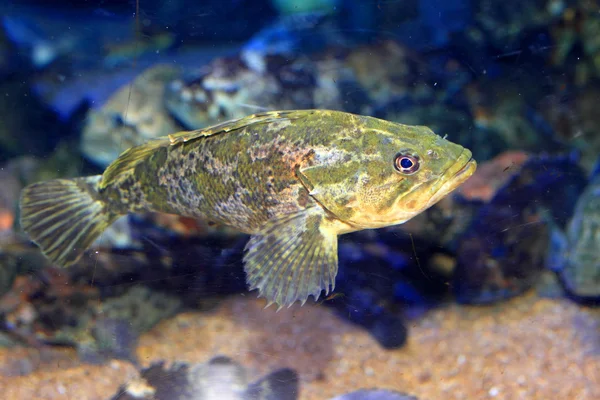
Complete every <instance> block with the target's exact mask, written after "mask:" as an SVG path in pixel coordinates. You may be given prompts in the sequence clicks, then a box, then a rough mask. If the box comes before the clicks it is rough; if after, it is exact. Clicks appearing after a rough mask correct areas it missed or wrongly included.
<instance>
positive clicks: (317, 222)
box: [244, 207, 338, 309]
mask: <svg viewBox="0 0 600 400" xmlns="http://www.w3.org/2000/svg"><path fill="white" fill-rule="evenodd" d="M244 262H245V266H244V268H245V271H246V279H247V282H248V285H249V286H250V290H254V289H258V291H259V297H265V298H266V299H267V301H268V302H269V304H272V303H276V304H277V305H278V306H279V309H281V308H282V307H284V306H287V307H289V306H291V305H292V304H293V303H295V302H296V301H300V302H301V303H302V304H304V303H305V302H306V300H307V299H308V296H311V295H312V296H313V297H314V299H315V300H317V299H318V298H319V295H320V294H321V291H323V290H325V293H326V294H328V293H329V292H330V291H333V290H334V288H335V277H336V275H337V269H338V258H337V232H336V230H335V229H334V224H333V223H332V222H331V221H329V220H328V219H327V217H326V216H325V215H324V212H323V211H322V210H321V209H319V208H316V207H315V208H311V209H308V210H304V211H302V212H299V213H297V214H293V215H289V216H286V217H284V218H282V219H279V220H275V221H272V222H270V223H268V224H267V226H266V227H265V228H263V230H262V231H261V232H260V233H258V234H255V235H253V236H252V237H251V238H250V241H249V242H248V244H247V245H246V254H245V256H244Z"/></svg>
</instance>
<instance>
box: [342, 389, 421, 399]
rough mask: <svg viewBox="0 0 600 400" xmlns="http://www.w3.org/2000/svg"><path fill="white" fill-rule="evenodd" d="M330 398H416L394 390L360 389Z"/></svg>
mask: <svg viewBox="0 0 600 400" xmlns="http://www.w3.org/2000/svg"><path fill="white" fill-rule="evenodd" d="M331 400H418V399H417V398H416V397H415V396H410V395H408V394H405V393H400V392H396V391H394V390H385V389H362V390H357V391H356V392H352V393H347V394H343V395H341V396H337V397H335V398H333V399H331Z"/></svg>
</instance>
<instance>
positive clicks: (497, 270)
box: [452, 156, 586, 303]
mask: <svg viewBox="0 0 600 400" xmlns="http://www.w3.org/2000/svg"><path fill="white" fill-rule="evenodd" d="M483 170H484V171H485V168H483ZM497 173H498V174H508V175H509V176H510V178H509V179H508V180H507V182H506V183H505V184H504V185H503V186H501V187H500V188H499V189H498V190H497V191H496V192H495V193H494V195H493V196H492V197H491V199H489V200H488V201H486V202H484V203H483V204H482V205H481V207H479V208H478V209H477V210H476V212H475V214H474V215H473V216H472V220H471V222H470V224H469V227H468V228H467V230H466V231H465V232H464V233H463V234H462V235H460V236H459V237H458V238H457V243H458V245H457V249H456V254H457V267H456V270H455V273H454V277H453V283H452V286H453V289H454V292H455V295H456V297H457V300H458V301H459V302H462V303H488V302H493V301H498V300H501V299H505V298H508V297H512V296H515V295H517V294H520V293H522V292H523V291H525V290H527V289H529V288H530V287H532V285H534V284H535V282H536V281H537V279H538V278H539V276H540V273H541V271H542V270H543V268H544V265H545V260H544V259H545V253H546V249H547V247H548V243H549V241H548V228H547V226H546V224H545V223H544V220H543V218H542V213H543V212H545V210H550V212H551V213H552V214H553V215H554V218H555V219H556V222H557V224H559V226H564V224H565V222H566V220H567V218H568V216H569V215H570V211H571V210H573V208H574V207H575V201H576V199H577V197H578V195H579V193H581V191H582V190H583V187H584V186H585V182H586V180H585V175H584V173H583V171H582V169H581V168H580V167H579V165H578V163H577V160H575V159H574V158H573V157H571V156H537V157H533V156H532V157H530V158H529V159H528V160H527V161H525V162H524V163H523V164H522V165H521V166H520V167H518V168H513V167H510V166H508V167H507V168H505V169H503V170H502V169H498V170H497ZM467 190H468V188H467Z"/></svg>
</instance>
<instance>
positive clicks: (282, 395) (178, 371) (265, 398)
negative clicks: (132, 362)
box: [111, 356, 299, 400]
mask: <svg viewBox="0 0 600 400" xmlns="http://www.w3.org/2000/svg"><path fill="white" fill-rule="evenodd" d="M247 375H248V371H247V370H246V368H244V367H243V366H242V365H240V364H238V363H237V362H235V361H234V360H232V359H230V358H228V357H224V356H218V357H214V358H212V359H211V360H210V361H208V362H207V363H202V364H186V363H175V364H173V365H170V366H166V365H165V363H163V362H159V363H155V364H153V365H151V366H150V367H148V368H144V369H143V370H142V371H141V377H140V378H138V379H136V380H134V381H131V382H128V383H127V384H125V385H124V386H123V387H121V388H120V389H119V391H118V393H117V394H116V395H114V396H113V397H111V399H112V400H135V399H153V400H188V399H189V400H192V399H193V400H217V399H240V400H251V399H252V400H295V399H297V398H298V393H299V388H298V375H297V373H296V372H295V371H294V370H292V369H289V368H283V369H279V370H277V371H274V372H272V373H270V374H268V375H267V376H265V377H263V378H261V379H259V380H258V381H255V382H250V381H249V378H248V376H247Z"/></svg>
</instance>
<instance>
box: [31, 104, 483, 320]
mask: <svg viewBox="0 0 600 400" xmlns="http://www.w3.org/2000/svg"><path fill="white" fill-rule="evenodd" d="M476 167H477V163H476V161H475V160H474V159H473V158H472V153H471V151H470V150H469V149H467V148H464V147H463V146H461V145H459V144H456V143H453V142H451V141H449V140H447V139H445V138H443V137H441V136H439V135H437V134H436V133H434V132H433V131H431V129H429V128H428V127H426V126H411V125H403V124H400V123H395V122H389V121H386V120H382V119H378V118H374V117H370V116H363V115H357V114H351V113H346V112H341V111H333V110H322V109H313V110H285V111H271V112H264V113H257V114H252V115H249V116H247V117H243V118H239V119H234V120H230V121H226V122H223V123H221V124H217V125H214V126H212V127H208V128H202V129H198V130H194V131H182V132H178V133H174V134H171V135H168V136H166V137H161V138H158V139H154V140H150V141H148V142H147V143H145V144H143V145H140V146H136V147H132V148H130V149H128V150H126V151H125V152H123V153H122V154H121V155H120V156H119V158H117V159H116V160H115V161H114V162H113V163H112V164H110V165H109V166H108V167H107V168H106V170H105V171H104V173H103V174H102V175H95V176H88V177H79V178H74V179H55V180H49V181H43V182H37V183H33V184H31V185H29V186H27V187H25V188H24V189H23V190H22V192H21V197H20V203H19V205H20V223H21V227H22V229H23V230H24V232H25V233H26V234H28V235H29V238H30V239H31V240H32V241H33V242H34V243H36V244H37V245H38V246H39V248H40V249H41V251H42V252H43V253H44V255H45V256H46V257H48V258H49V259H50V260H51V261H52V262H53V263H55V264H56V265H61V266H65V267H67V266H69V265H72V264H74V263H76V262H77V260H78V259H79V258H80V257H81V256H82V254H83V253H84V252H85V250H86V249H87V248H88V247H90V245H91V244H92V243H93V242H94V240H96V239H97V238H98V237H99V236H100V235H101V234H102V232H103V231H104V230H105V229H106V228H107V227H108V226H110V225H111V224H112V223H113V222H114V221H115V220H116V219H117V218H119V217H120V216H122V215H126V214H128V213H139V212H147V211H155V212H163V213H170V214H178V215H182V216H186V217H192V218H197V219H203V220H210V221H213V222H215V223H217V224H222V225H225V226H228V227H231V228H234V229H236V230H237V231H240V232H242V233H246V234H248V235H250V239H249V241H248V243H247V245H246V247H245V253H244V256H243V261H244V270H245V273H246V282H247V284H248V286H249V289H250V290H258V296H259V297H264V298H266V300H267V307H268V306H270V305H272V304H274V303H275V304H277V305H278V308H277V310H280V309H281V308H283V307H285V306H287V307H290V306H291V305H292V304H293V303H295V302H297V301H298V302H300V303H301V305H304V304H305V302H306V301H307V299H308V297H309V296H313V298H314V300H315V301H317V300H318V298H319V296H320V294H321V292H323V291H324V292H325V296H327V295H329V293H330V292H333V291H334V290H335V278H336V275H337V271H338V254H337V245H338V236H339V235H343V234H346V233H350V232H355V231H360V230H364V229H377V228H383V227H387V226H392V225H398V224H402V223H404V222H406V221H408V220H410V219H411V218H413V217H414V216H416V215H418V214H420V213H421V212H423V211H424V210H426V209H427V208H429V207H431V206H432V205H433V204H435V203H436V202H438V201H439V200H440V199H441V198H443V197H444V196H446V195H448V194H449V193H450V192H452V191H453V190H454V189H456V188H457V187H458V186H459V185H460V184H462V183H463V182H464V181H466V180H467V179H468V178H469V177H470V176H471V175H472V174H473V172H474V171H475V169H476Z"/></svg>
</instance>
